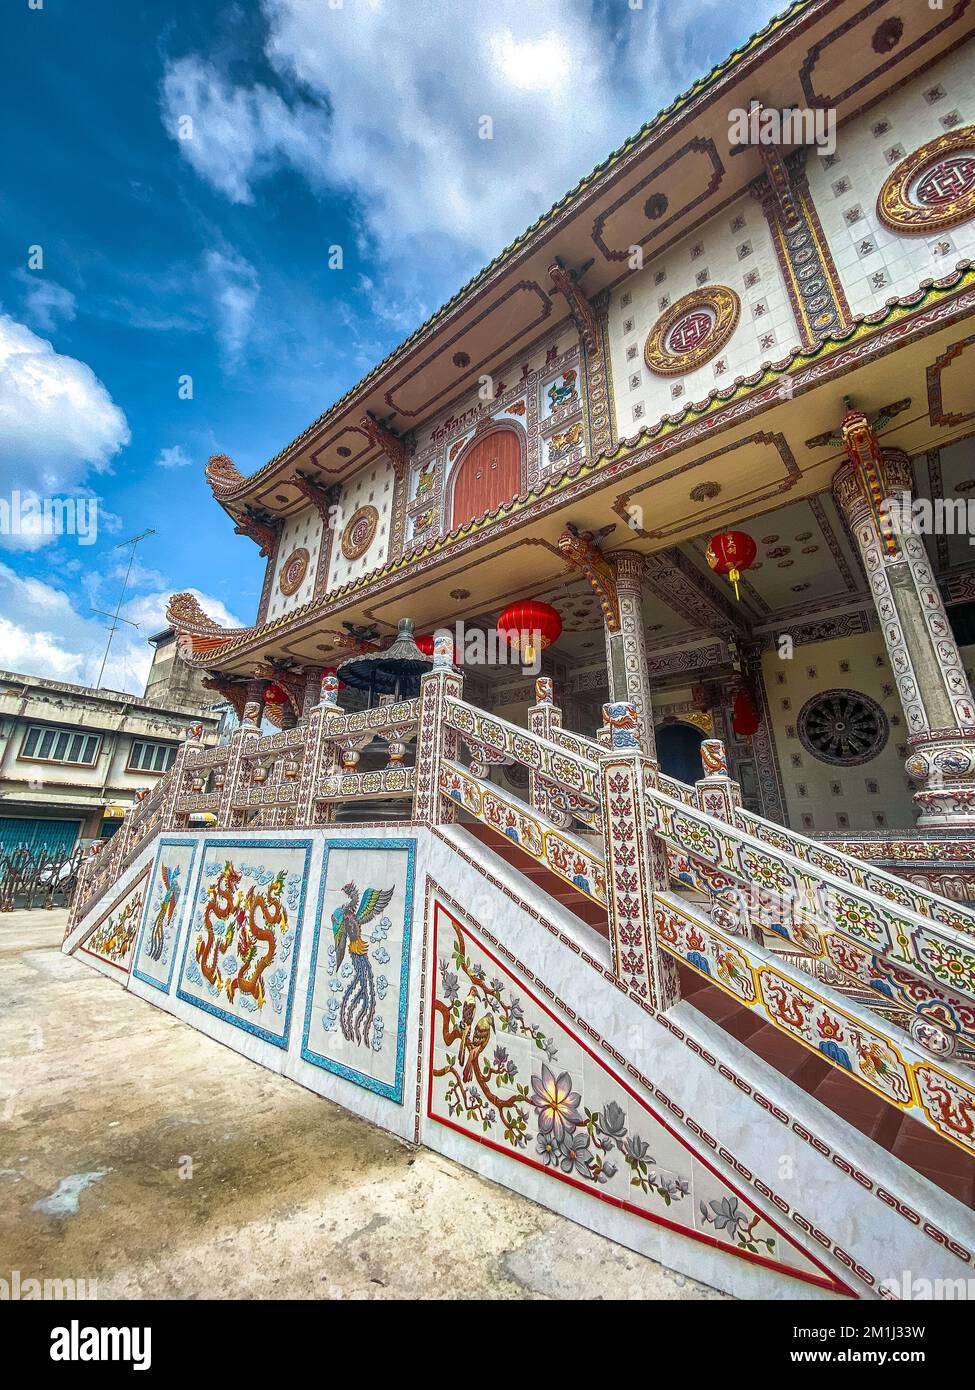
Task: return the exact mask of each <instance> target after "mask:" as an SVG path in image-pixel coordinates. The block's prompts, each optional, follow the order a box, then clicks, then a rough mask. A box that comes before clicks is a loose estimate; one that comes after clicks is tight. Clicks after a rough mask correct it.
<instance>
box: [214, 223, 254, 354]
mask: <svg viewBox="0 0 975 1390" xmlns="http://www.w3.org/2000/svg"><path fill="white" fill-rule="evenodd" d="M203 268H204V277H205V287H206V292H207V294H208V295H209V298H210V301H211V303H212V306H213V314H214V320H215V324H214V327H215V332H216V335H217V342H218V344H219V346H220V354H221V357H222V359H223V364H224V366H225V367H226V368H227V370H228V371H234V370H235V369H236V368H237V367H238V366H239V365H240V362H241V359H242V358H243V355H244V349H245V348H246V346H247V343H248V340H249V339H250V335H251V330H252V328H253V326H254V307H255V305H256V304H257V299H258V295H259V294H260V292H261V282H260V278H259V277H258V274H257V271H256V270H255V269H254V267H253V266H252V265H251V263H250V261H248V260H245V259H244V257H243V256H241V255H239V254H238V253H237V252H236V251H234V250H233V249H232V248H230V247H225V248H224V249H223V250H217V251H208V252H207V253H206V255H205V256H204V258H203Z"/></svg>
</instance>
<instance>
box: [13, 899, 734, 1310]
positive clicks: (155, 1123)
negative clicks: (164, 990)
mask: <svg viewBox="0 0 975 1390" xmlns="http://www.w3.org/2000/svg"><path fill="white" fill-rule="evenodd" d="M64 920H65V913H64V912H63V911H53V912H41V911H37V912H24V911H20V912H12V913H7V914H4V915H0V1279H9V1278H10V1277H11V1274H12V1272H13V1271H14V1270H19V1272H20V1278H21V1280H24V1279H27V1278H39V1279H44V1278H48V1279H66V1278H74V1279H80V1278H83V1279H86V1280H97V1286H98V1296H99V1297H102V1298H112V1297H114V1298H211V1297H219V1298H224V1299H225V1298H344V1299H348V1298H373V1299H375V1298H455V1299H456V1298H487V1299H508V1298H512V1299H525V1298H527V1299H576V1298H585V1299H590V1298H593V1297H599V1295H600V1294H602V1295H603V1296H605V1297H608V1298H626V1299H644V1298H650V1299H688V1298H690V1299H699V1298H720V1297H722V1295H720V1294H718V1293H716V1292H715V1291H714V1290H712V1289H707V1288H704V1287H703V1286H701V1285H699V1284H696V1283H694V1281H693V1280H690V1279H686V1278H684V1277H683V1276H682V1275H679V1274H676V1273H674V1272H673V1271H672V1270H669V1269H666V1268H664V1267H663V1266H662V1265H659V1264H656V1263H655V1262H654V1261H652V1260H647V1259H643V1258H641V1257H640V1256H638V1255H634V1254H632V1253H631V1252H630V1251H629V1250H624V1249H623V1248H622V1247H621V1246H618V1245H615V1244H613V1242H612V1241H609V1240H606V1239H604V1238H602V1237H601V1236H597V1235H593V1234H592V1233H590V1232H589V1231H585V1230H583V1229H582V1228H581V1227H579V1226H576V1225H573V1224H572V1223H571V1222H569V1221H566V1220H565V1219H564V1218H563V1217H560V1216H556V1215H554V1214H553V1213H551V1212H548V1211H545V1210H544V1209H543V1208H542V1207H539V1206H536V1205H535V1204H534V1203H532V1202H530V1201H527V1200H526V1199H524V1198H522V1197H518V1196H516V1195H515V1194H514V1193H511V1192H508V1191H507V1190H506V1189H504V1188H502V1187H497V1186H496V1185H495V1184H494V1183H490V1182H487V1181H484V1180H483V1179H481V1178H478V1177H477V1176H476V1175H475V1174H473V1173H471V1172H469V1171H468V1170H467V1169H466V1168H462V1167H460V1166H458V1165H457V1164H455V1163H452V1162H451V1161H449V1160H448V1159H445V1158H441V1157H440V1156H439V1155H437V1154H434V1153H431V1152H430V1151H429V1150H426V1149H414V1148H413V1147H412V1146H410V1145H408V1144H404V1143H403V1142H401V1141H400V1140H398V1139H394V1138H392V1137H391V1136H390V1135H388V1134H385V1133H384V1132H383V1131H381V1130H379V1129H375V1128H374V1127H373V1126H372V1125H369V1124H367V1123H366V1122H365V1121H364V1120H360V1119H357V1118H355V1117H354V1116H352V1115H350V1114H348V1113H347V1112H346V1111H344V1110H342V1109H341V1108H340V1107H339V1106H337V1105H334V1104H332V1103H331V1102H330V1101H327V1100H322V1099H321V1098H320V1097H318V1096H315V1095H312V1094H311V1093H310V1092H309V1091H305V1090H302V1089H301V1087H299V1086H297V1085H295V1083H294V1082H291V1081H286V1080H284V1079H283V1078H281V1077H278V1076H275V1075H273V1074H272V1073H271V1072H268V1071H265V1070H264V1069H263V1068H262V1067H259V1066H257V1065H256V1064H255V1063H253V1062H249V1061H247V1060H246V1059H245V1058H243V1057H241V1056H239V1055H238V1054H237V1053H235V1052H232V1051H230V1050H229V1049H227V1048H225V1047H221V1046H220V1044H219V1043H215V1042H212V1041H211V1040H210V1039H209V1038H206V1037H204V1036H203V1035H202V1034H201V1033H198V1032H196V1030H195V1029H193V1028H190V1027H188V1026H187V1025H186V1024H185V1023H177V1022H176V1021H175V1020H174V1019H172V1018H171V1017H170V1016H169V1015H168V1014H166V1013H164V1012H163V1011H162V1010H160V1009H155V1008H153V1007H152V1006H151V1005H149V1004H146V1003H144V1002H142V1001H141V1000H139V999H136V998H134V997H133V996H132V995H130V994H129V993H128V992H127V991H126V990H125V989H123V988H121V987H120V986H119V985H118V984H116V983H115V982H114V981H112V980H108V979H106V978H105V977H104V976H102V975H100V974H99V973H98V972H96V971H94V970H92V969H90V968H89V967H88V966H85V965H82V964H81V963H80V962H79V961H77V960H73V959H68V958H67V957H65V956H62V955H61V952H60V944H61V935H62V931H63V927H64Z"/></svg>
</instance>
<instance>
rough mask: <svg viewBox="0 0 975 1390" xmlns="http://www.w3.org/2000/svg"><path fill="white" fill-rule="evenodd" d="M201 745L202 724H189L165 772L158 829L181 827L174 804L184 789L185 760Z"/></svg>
mask: <svg viewBox="0 0 975 1390" xmlns="http://www.w3.org/2000/svg"><path fill="white" fill-rule="evenodd" d="M202 745H203V725H202V724H191V725H190V727H189V728H188V729H187V730H186V733H185V735H184V736H183V742H182V743H181V744H180V746H179V748H177V750H176V757H175V758H174V759H173V764H172V767H171V768H170V769H169V772H168V773H167V774H166V776H167V784H166V787H165V789H164V791H163V799H162V805H161V806H160V808H159V828H160V830H176V829H182V828H183V822H182V820H181V818H180V817H179V812H178V811H177V809H176V806H177V802H178V801H179V799H180V797H181V796H182V795H183V792H184V790H185V785H184V784H185V782H186V760H187V758H188V757H189V755H190V754H191V753H196V752H198V751H199V749H200V748H201V747H202Z"/></svg>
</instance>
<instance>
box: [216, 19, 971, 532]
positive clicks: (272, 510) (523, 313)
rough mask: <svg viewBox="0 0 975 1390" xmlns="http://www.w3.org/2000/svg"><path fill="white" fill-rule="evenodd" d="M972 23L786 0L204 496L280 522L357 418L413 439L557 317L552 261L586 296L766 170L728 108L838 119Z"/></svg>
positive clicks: (351, 443) (329, 472) (347, 446)
mask: <svg viewBox="0 0 975 1390" xmlns="http://www.w3.org/2000/svg"><path fill="white" fill-rule="evenodd" d="M895 12H896V13H895ZM891 16H893V17H894V18H893V19H892V18H891ZM895 19H896V22H897V23H899V24H900V26H901V30H900V38H899V41H898V43H897V45H896V49H895V51H894V52H893V53H892V54H891V53H889V52H888V51H887V49H886V48H884V47H883V45H882V44H881V45H880V46H877V45H876V44H871V42H870V35H871V33H873V32H874V31H875V30H877V32H878V33H879V29H878V26H882V25H883V23H884V22H885V21H889V22H891V23H893V22H894V20H895ZM973 25H975V7H971V6H969V7H955V8H954V9H951V10H949V9H946V11H945V13H944V15H943V16H940V17H939V13H938V12H935V11H932V10H930V9H928V7H927V6H916V7H910V8H909V9H908V10H905V11H904V14H903V16H901V14H900V10H899V9H898V7H897V6H895V5H893V3H892V0H889V2H888V3H881V4H880V5H879V6H878V7H868V10H863V8H862V5H861V4H860V3H859V0H796V3H795V4H793V5H792V6H790V8H789V9H787V10H786V11H785V12H784V13H783V14H781V15H779V16H777V17H775V18H773V19H772V20H770V21H769V23H768V24H767V25H765V27H764V28H763V29H761V30H760V31H758V32H757V33H756V34H754V35H753V36H752V37H751V38H750V39H749V40H748V41H747V42H746V43H745V44H743V45H742V46H741V47H740V48H738V49H736V50H735V51H734V52H733V53H731V54H730V55H729V56H728V57H727V58H726V59H725V60H724V61H723V62H721V63H719V64H718V65H717V66H716V67H714V68H713V69H712V70H711V71H710V72H709V73H708V74H707V75H706V76H705V77H702V78H701V79H700V80H699V81H697V82H695V83H694V84H693V86H692V87H690V88H689V89H688V90H687V91H686V92H684V93H682V94H681V95H680V96H678V97H676V98H675V99H674V100H673V101H672V102H671V103H670V104H669V105H668V106H667V107H666V108H665V109H664V110H663V111H661V112H659V113H658V114H657V115H656V116H654V117H653V118H652V119H651V120H649V121H648V122H646V123H645V124H644V125H643V126H641V127H640V129H639V130H638V131H637V132H636V133H635V134H634V135H633V136H632V137H631V138H630V139H629V140H627V141H626V142H625V143H624V144H623V145H621V146H620V148H619V149H617V150H615V151H614V152H613V153H612V154H610V155H609V156H608V157H607V158H606V159H605V160H603V161H602V163H600V164H599V165H598V166H597V167H596V168H595V169H594V170H593V171H592V172H591V173H590V174H588V175H587V176H586V177H585V178H584V179H582V180H580V182H579V183H578V184H577V185H576V186H575V187H574V188H573V189H571V190H570V191H569V192H568V193H566V194H565V196H564V197H563V198H561V199H560V200H559V201H558V202H557V203H556V204H555V205H554V206H553V207H552V208H550V209H549V211H548V212H546V213H545V214H543V215H542V216H541V217H539V218H538V219H537V220H536V221H535V222H534V223H533V224H532V225H531V226H530V227H529V228H527V229H526V231H524V232H523V233H522V234H521V235H520V236H519V237H517V238H516V239H515V240H514V241H513V242H511V243H510V245H508V246H507V247H505V248H504V249H503V250H502V251H501V252H499V254H498V255H497V256H496V257H495V258H494V259H493V260H492V261H491V262H490V263H489V264H488V265H487V266H485V267H484V269H483V270H481V271H480V272H479V273H478V274H477V275H476V276H474V278H473V279H472V280H470V281H469V282H468V283H467V284H466V285H464V286H463V287H462V288H461V289H460V290H459V291H458V292H457V293H456V294H455V295H454V296H453V297H452V298H451V299H449V300H448V301H447V303H446V304H444V305H443V306H442V308H440V309H439V310H438V311H437V312H436V313H435V314H434V315H433V316H432V317H431V318H430V319H429V320H427V322H426V323H424V324H422V325H421V326H420V327H419V328H417V329H416V330H415V332H414V333H412V334H411V335H410V336H409V337H408V338H407V339H405V341H404V342H403V343H401V344H400V345H399V347H397V348H396V349H395V350H394V351H393V352H391V353H390V354H389V355H388V356H387V357H386V358H385V359H384V360H383V361H382V362H380V363H379V364H378V365H377V366H376V367H375V368H373V370H372V371H371V372H369V373H368V374H367V375H366V376H365V377H363V378H362V380H361V381H359V382H358V383H357V384H356V385H355V386H353V387H352V388H351V389H350V390H349V391H348V392H346V394H345V395H344V396H342V397H341V399H340V400H338V401H336V402H335V403H334V404H333V405H332V406H331V407H330V408H329V409H328V410H327V411H325V412H324V413H323V414H322V415H320V416H319V417H318V419H317V420H315V421H314V422H313V423H312V424H310V425H309V426H308V428H307V429H305V430H304V431H302V433H301V434H300V435H298V436H297V438H296V439H294V440H292V442H291V443H290V444H288V445H287V446H286V447H285V448H284V449H282V450H281V451H280V452H279V453H278V454H276V455H275V456H274V458H272V459H271V460H269V462H268V463H266V464H265V465H264V466H263V467H262V468H260V469H258V470H257V471H256V472H255V473H253V474H251V475H249V476H245V475H244V474H242V473H241V472H240V471H239V470H238V469H237V468H236V466H235V465H234V464H233V463H232V462H231V460H230V459H229V458H227V457H226V456H225V455H217V456H215V457H214V458H213V459H212V460H211V461H210V463H209V464H208V466H207V479H208V481H209V482H210V485H211V487H212V489H213V492H214V496H215V497H216V498H217V500H218V501H219V502H220V503H221V504H222V505H223V506H224V507H225V508H226V509H227V510H228V511H230V512H231V514H232V515H234V516H236V517H238V518H239V517H240V516H241V514H242V513H243V512H244V510H245V509H248V508H250V509H253V510H254V511H256V512H258V513H260V514H265V515H270V516H279V517H280V516H287V515H289V514H292V513H294V512H297V511H300V510H301V509H303V508H304V507H305V506H307V500H306V498H305V496H304V495H303V494H302V492H301V491H300V489H299V488H297V487H296V486H295V485H294V483H293V481H292V480H293V478H294V476H295V474H296V472H300V473H301V474H302V475H303V476H304V477H305V478H308V479H311V480H314V481H317V482H319V483H321V484H322V485H327V484H329V483H332V482H336V481H339V480H340V479H342V478H343V477H346V476H349V475H351V474H352V473H354V472H358V471H359V470H360V469H361V468H362V467H363V466H364V465H365V464H366V463H368V462H370V461H372V460H374V459H376V458H377V457H378V456H379V453H380V450H379V446H378V444H377V442H376V439H375V436H374V433H373V432H372V431H371V430H369V429H364V428H363V427H362V422H363V419H364V417H365V416H367V415H371V416H372V417H374V419H376V420H381V421H383V422H384V424H385V425H387V426H388V427H389V429H390V430H392V431H394V432H395V433H396V434H398V435H405V434H408V433H409V432H410V431H411V430H415V429H416V428H418V427H419V426H421V425H422V424H423V423H424V422H425V421H427V420H429V419H431V418H433V417H434V416H436V415H437V414H438V413H440V412H441V411H442V410H444V409H445V408H447V407H449V406H450V405H451V404H452V403H453V402H454V401H455V400H457V399H458V398H459V397H461V396H462V395H463V394H465V393H466V392H467V391H469V390H470V389H471V387H472V386H473V385H474V384H476V382H477V380H478V378H479V376H480V375H482V374H484V373H491V372H494V371H496V370H500V369H501V368H502V367H503V366H504V365H505V364H506V363H509V362H511V361H512V360H517V358H518V356H519V354H521V353H522V352H524V351H526V350H527V349H528V348H529V347H530V346H531V345H532V343H534V342H537V341H538V339H539V338H540V337H542V336H543V335H545V334H547V333H550V332H551V331H552V330H553V329H555V328H557V327H558V326H559V324H560V323H561V322H563V321H565V319H566V317H567V305H566V301H565V299H564V298H563V297H562V295H561V294H559V293H558V291H557V290H556V289H555V288H554V286H553V283H552V277H551V273H550V272H551V267H552V266H553V264H554V263H555V262H556V260H560V261H561V262H562V263H563V264H564V265H565V266H566V267H568V268H569V270H570V271H571V272H572V274H573V275H574V276H575V277H576V283H577V284H578V286H579V288H580V289H581V290H582V291H583V292H584V294H585V295H586V296H587V297H588V298H589V299H592V298H593V297H594V296H596V295H598V294H600V293H603V292H606V291H608V290H610V289H612V288H613V287H614V286H615V285H616V284H618V283H619V282H620V281H621V280H623V279H625V278H626V277H627V276H628V275H629V274H630V273H631V266H630V259H629V258H630V253H631V251H632V248H633V247H634V246H639V247H640V248H641V250H642V252H643V255H644V259H645V261H649V260H650V259H651V258H654V257H657V256H659V255H660V254H662V253H663V252H664V250H665V249H666V248H667V247H669V246H670V245H672V244H673V243H674V242H676V241H679V240H681V239H682V238H684V237H686V236H687V235H688V233H689V232H690V231H692V230H693V229H694V228H695V227H697V226H698V225H700V224H701V223H703V222H705V221H707V220H708V219H709V218H711V217H713V216H714V215H715V214H716V213H717V212H719V211H720V210H721V209H722V208H723V207H725V206H726V205H727V204H729V203H731V202H732V201H734V200H735V199H736V198H740V197H741V196H742V194H743V193H745V192H746V191H747V189H748V186H749V184H751V183H752V182H753V181H754V180H755V179H756V177H758V176H759V175H761V174H762V172H763V165H762V162H761V157H760V154H759V152H758V150H757V149H756V148H755V147H754V146H750V145H736V144H732V143H731V139H730V127H729V114H728V113H729V111H730V110H732V109H735V108H739V107H740V108H742V109H747V107H748V105H749V103H750V101H751V100H752V99H753V98H755V97H759V98H760V99H761V100H762V102H763V103H764V104H765V105H767V106H770V107H774V108H777V109H786V108H789V107H793V106H800V107H804V108H808V107H814V108H815V107H819V108H823V107H826V108H830V109H834V110H835V111H836V113H837V121H838V122H842V121H843V120H845V119H848V118H850V117H851V116H853V115H855V114H856V113H857V112H859V111H860V110H862V109H863V107H864V106H867V105H869V104H871V102H872V101H874V100H876V99H877V98H878V97H880V96H882V95H884V94H885V93H886V92H887V91H889V90H890V86H891V84H892V82H898V81H901V80H903V79H904V78H906V77H908V76H909V75H910V74H911V73H912V72H914V71H915V70H916V69H918V68H919V67H921V66H923V65H925V64H928V63H930V62H932V61H934V60H935V59H936V58H937V57H938V56H940V55H941V54H943V53H945V52H947V51H948V50H949V49H950V48H952V47H953V46H954V45H955V44H956V43H958V42H959V41H961V40H962V39H963V38H964V37H966V36H967V34H968V33H970V32H971V29H972V27H973ZM864 26H866V27H864Z"/></svg>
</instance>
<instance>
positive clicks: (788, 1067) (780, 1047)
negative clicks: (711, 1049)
mask: <svg viewBox="0 0 975 1390" xmlns="http://www.w3.org/2000/svg"><path fill="white" fill-rule="evenodd" d="M677 968H678V971H679V973H680V986H681V997H682V998H683V999H685V1000H686V1001H687V1002H688V1003H689V1004H693V1006H694V1008H695V1009H699V1010H700V1012H701V1013H703V1014H706V1015H707V1017H708V1018H710V1019H711V1020H712V1022H714V1023H716V1024H718V1026H719V1027H720V1028H723V1029H724V1030H725V1032H727V1033H730V1034H731V1036H732V1037H735V1038H737V1039H738V1040H739V1041H740V1042H742V1043H744V1045H745V1046H746V1047H747V1048H748V1049H749V1050H750V1051H753V1052H755V1053H756V1055H757V1056H760V1057H761V1058H762V1059H763V1060H764V1061H766V1062H768V1064H769V1065H770V1066H772V1067H775V1069H776V1071H779V1072H781V1073H782V1074H783V1076H787V1077H789V1079H790V1080H791V1081H792V1082H793V1083H794V1084H795V1085H797V1086H801V1087H802V1089H803V1090H804V1091H806V1092H807V1093H808V1094H809V1095H812V1096H815V1098H816V1099H817V1100H818V1101H819V1102H820V1104H821V1105H825V1106H826V1107H827V1109H829V1110H832V1111H833V1113H834V1114H835V1115H840V1116H842V1118H843V1119H844V1120H846V1121H847V1123H848V1124H851V1125H852V1126H853V1127H854V1129H858V1130H860V1132H861V1134H865V1135H867V1137H868V1138H869V1139H872V1140H873V1142H874V1143H875V1144H879V1145H880V1147H881V1148H883V1149H886V1150H887V1152H888V1153H890V1154H893V1156H894V1157H895V1158H898V1159H900V1161H901V1162H902V1163H904V1164H905V1165H906V1166H907V1167H908V1168H913V1170H914V1171H915V1172H916V1173H920V1174H921V1175H922V1176H923V1177H925V1178H927V1179H928V1181H929V1182H931V1183H933V1184H934V1185H935V1187H940V1188H941V1189H942V1191H944V1192H947V1193H949V1194H950V1195H951V1196H952V1197H955V1198H957V1199H958V1201H959V1202H963V1203H964V1205H965V1206H966V1207H970V1208H972V1209H975V1163H973V1162H972V1160H971V1158H970V1157H969V1155H968V1154H966V1153H965V1151H964V1150H963V1149H959V1148H958V1147H957V1146H956V1145H955V1144H950V1143H949V1142H948V1140H947V1139H941V1138H939V1136H938V1135H937V1134H934V1133H933V1132H932V1131H931V1130H929V1129H926V1128H925V1127H924V1126H923V1125H921V1124H919V1123H918V1122H917V1121H916V1120H913V1119H911V1117H910V1116H909V1115H905V1114H903V1112H902V1111H900V1110H898V1109H897V1107H896V1106H893V1105H889V1104H888V1103H887V1101H885V1100H882V1099H881V1098H880V1096H875V1095H874V1094H873V1093H872V1092H871V1091H868V1090H867V1088H866V1087H865V1086H861V1085H860V1083H859V1082H858V1081H854V1079H853V1078H852V1077H851V1076H847V1075H846V1074H845V1073H844V1072H842V1071H840V1070H837V1068H836V1067H833V1066H830V1065H829V1063H828V1062H826V1060H825V1059H824V1060H822V1061H820V1059H819V1058H818V1057H817V1056H816V1054H815V1053H814V1052H810V1050H809V1049H808V1048H806V1047H803V1045H802V1044H801V1043H798V1042H795V1041H794V1040H793V1039H792V1038H790V1037H789V1036H788V1035H787V1034H785V1033H782V1032H780V1031H779V1030H778V1029H777V1028H774V1027H773V1026H772V1025H771V1024H770V1023H764V1022H763V1021H762V1019H761V1018H760V1017H759V1016H758V1015H757V1014H755V1013H753V1011H752V1010H751V1009H749V1008H747V1007H746V1006H745V1005H744V1004H738V1003H737V1002H736V1001H735V1000H734V999H732V998H731V996H730V995H728V994H725V992H724V991H723V990H720V989H718V988H717V986H715V985H712V984H709V983H708V982H707V981H706V980H705V979H703V978H702V977H701V976H700V975H698V974H697V973H696V972H695V971H693V970H690V969H689V968H688V967H687V966H684V965H681V964H680V963H678V967H677ZM773 1034H774V1038H773V1037H772V1036H770V1035H773Z"/></svg>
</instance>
